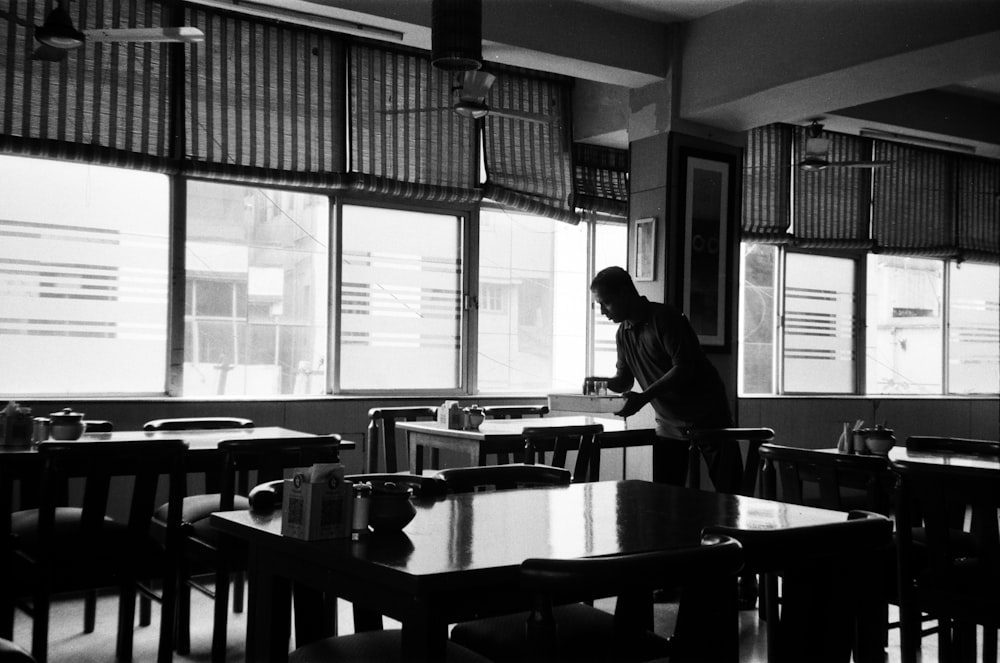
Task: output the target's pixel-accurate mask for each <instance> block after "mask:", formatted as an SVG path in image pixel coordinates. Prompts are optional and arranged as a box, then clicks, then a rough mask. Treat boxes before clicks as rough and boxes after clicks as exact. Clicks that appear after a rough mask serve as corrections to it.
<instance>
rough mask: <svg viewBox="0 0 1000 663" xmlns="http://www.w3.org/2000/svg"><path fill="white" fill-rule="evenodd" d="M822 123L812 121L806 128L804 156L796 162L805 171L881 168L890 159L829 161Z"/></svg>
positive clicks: (887, 163) (828, 151)
mask: <svg viewBox="0 0 1000 663" xmlns="http://www.w3.org/2000/svg"><path fill="white" fill-rule="evenodd" d="M822 135H823V125H822V124H820V123H819V122H817V121H815V120H814V121H813V123H812V124H810V125H809V126H808V127H807V128H806V156H805V158H804V159H802V161H800V162H799V163H798V166H799V168H801V169H802V170H805V171H807V172H818V171H821V170H825V169H826V168H831V167H833V168H883V167H885V166H890V165H892V162H891V161H830V160H829V158H828V155H829V153H830V140H829V139H828V138H823V137H822Z"/></svg>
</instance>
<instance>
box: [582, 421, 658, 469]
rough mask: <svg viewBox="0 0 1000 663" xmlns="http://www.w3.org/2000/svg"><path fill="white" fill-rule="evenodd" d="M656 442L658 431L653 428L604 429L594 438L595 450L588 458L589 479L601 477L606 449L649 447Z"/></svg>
mask: <svg viewBox="0 0 1000 663" xmlns="http://www.w3.org/2000/svg"><path fill="white" fill-rule="evenodd" d="M655 442H656V431H655V430H653V429H651V428H640V429H638V430H622V431H603V432H601V433H598V434H597V437H596V438H595V439H594V447H593V451H592V452H591V454H590V457H589V458H588V461H589V462H588V470H587V481H600V479H601V451H603V450H604V449H629V448H632V447H648V446H652V445H653V444H654V443H655Z"/></svg>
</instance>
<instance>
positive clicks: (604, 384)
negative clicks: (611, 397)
mask: <svg viewBox="0 0 1000 663" xmlns="http://www.w3.org/2000/svg"><path fill="white" fill-rule="evenodd" d="M594 387H595V389H594V392H595V394H596V395H597V396H607V395H608V381H607V380H598V381H597V382H596V383H595V385H594Z"/></svg>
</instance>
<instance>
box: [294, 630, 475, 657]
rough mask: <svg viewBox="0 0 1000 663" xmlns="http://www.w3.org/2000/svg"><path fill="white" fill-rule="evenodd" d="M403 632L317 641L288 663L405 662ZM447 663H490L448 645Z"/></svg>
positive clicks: (386, 632) (343, 636)
mask: <svg viewBox="0 0 1000 663" xmlns="http://www.w3.org/2000/svg"><path fill="white" fill-rule="evenodd" d="M401 636H402V631H399V630H390V631H366V632H364V633H355V634H353V635H341V636H337V637H333V638H326V639H324V640H317V641H316V642H312V643H309V644H307V645H303V646H302V647H299V648H298V649H296V650H295V651H293V652H292V653H291V654H289V655H288V663H329V661H337V662H338V663H352V662H355V663H371V662H372V661H379V663H393V662H394V661H401V660H402V637H401ZM444 660H445V661H446V662H447V663H490V659H488V658H484V657H482V656H480V655H479V654H477V653H475V652H473V651H470V650H468V649H466V648H465V647H462V646H461V645H457V644H455V643H453V642H449V643H448V644H447V645H446V648H445V658H444Z"/></svg>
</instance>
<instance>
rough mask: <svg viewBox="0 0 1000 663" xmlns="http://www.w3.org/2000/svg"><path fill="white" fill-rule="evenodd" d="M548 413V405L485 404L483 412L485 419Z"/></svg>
mask: <svg viewBox="0 0 1000 663" xmlns="http://www.w3.org/2000/svg"><path fill="white" fill-rule="evenodd" d="M548 413H549V406H548V405H485V406H483V414H485V415H486V418H487V419H521V418H523V417H544V416H545V415H547V414H548Z"/></svg>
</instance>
